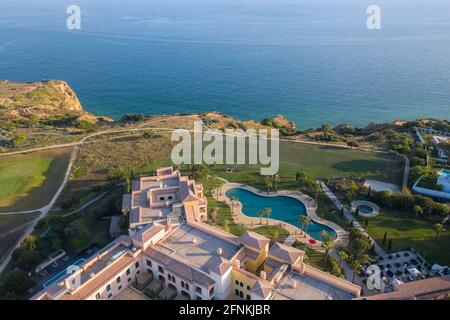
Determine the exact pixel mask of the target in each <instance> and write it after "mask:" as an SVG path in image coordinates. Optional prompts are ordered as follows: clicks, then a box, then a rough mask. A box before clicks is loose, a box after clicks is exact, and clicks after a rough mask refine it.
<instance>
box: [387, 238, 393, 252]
mask: <svg viewBox="0 0 450 320" xmlns="http://www.w3.org/2000/svg"><path fill="white" fill-rule="evenodd" d="M391 250H392V239H390V240H389V244H388V251H391Z"/></svg>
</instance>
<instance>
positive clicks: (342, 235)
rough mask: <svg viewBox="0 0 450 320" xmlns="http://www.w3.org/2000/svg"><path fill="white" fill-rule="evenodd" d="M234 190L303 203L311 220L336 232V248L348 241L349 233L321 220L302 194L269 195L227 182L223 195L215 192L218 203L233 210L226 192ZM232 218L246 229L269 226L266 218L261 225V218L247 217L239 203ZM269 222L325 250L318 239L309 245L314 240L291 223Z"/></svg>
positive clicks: (297, 238)
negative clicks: (226, 205) (280, 197)
mask: <svg viewBox="0 0 450 320" xmlns="http://www.w3.org/2000/svg"><path fill="white" fill-rule="evenodd" d="M234 188H241V189H244V190H248V191H250V192H253V193H255V194H257V195H260V196H264V197H277V196H285V197H291V198H294V199H296V200H298V201H300V202H302V203H303V204H304V205H305V207H306V212H307V214H308V216H310V217H311V219H312V220H314V222H317V223H320V224H323V225H325V226H327V227H330V228H332V229H333V230H334V231H335V232H336V239H335V245H336V246H341V245H344V244H345V243H346V241H347V232H346V231H345V230H344V229H343V228H341V227H340V226H338V225H337V224H335V223H333V222H331V221H328V220H324V219H322V218H320V217H319V216H318V215H317V214H316V210H317V204H316V202H315V201H314V200H313V199H312V198H311V197H309V196H307V195H305V194H303V193H301V192H297V191H288V190H280V191H277V192H270V194H268V193H267V192H263V191H259V190H258V189H256V188H253V187H250V186H248V185H245V184H241V183H231V182H226V183H225V184H224V185H223V186H222V188H221V189H222V190H221V194H217V192H215V193H214V197H215V198H216V199H217V200H218V201H221V202H224V203H226V204H228V205H229V206H230V208H232V205H231V200H230V199H229V198H228V197H227V196H226V192H227V191H228V190H230V189H234ZM232 216H233V219H234V222H235V223H237V224H240V225H243V226H245V227H246V228H255V227H260V226H265V225H267V224H266V221H267V219H266V218H262V222H263V223H262V224H260V220H261V219H260V218H259V217H249V216H246V215H245V214H243V213H242V204H241V203H240V202H238V203H237V205H235V207H234V212H232ZM268 221H269V225H276V226H280V227H283V228H284V229H286V230H287V231H288V232H289V233H290V234H291V235H292V236H294V237H295V238H296V240H297V241H300V242H303V243H305V244H307V245H308V246H310V247H311V248H313V249H315V250H318V251H322V250H323V248H322V244H321V241H319V240H318V239H314V240H316V241H317V243H316V244H314V245H311V244H310V243H309V240H310V239H313V238H312V237H310V236H309V235H307V234H305V233H304V232H303V230H301V229H300V228H298V227H296V226H294V225H292V224H290V223H286V222H281V221H279V220H275V219H270V218H269V219H268Z"/></svg>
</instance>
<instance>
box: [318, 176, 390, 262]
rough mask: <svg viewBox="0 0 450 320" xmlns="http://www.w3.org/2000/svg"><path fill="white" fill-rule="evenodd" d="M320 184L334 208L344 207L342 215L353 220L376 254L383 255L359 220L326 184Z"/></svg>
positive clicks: (348, 219) (382, 251)
mask: <svg viewBox="0 0 450 320" xmlns="http://www.w3.org/2000/svg"><path fill="white" fill-rule="evenodd" d="M320 184H321V186H322V190H323V191H324V192H325V194H326V196H327V197H328V198H329V199H330V200H331V201H332V202H333V203H334V205H335V206H336V208H337V209H338V210H341V208H344V217H345V218H346V219H347V221H349V222H351V221H353V226H354V227H355V228H357V229H359V230H360V231H361V232H362V233H363V234H365V235H366V236H367V237H368V238H369V239H370V240H371V241H372V243H373V245H374V248H375V252H376V253H377V254H378V255H384V254H385V252H384V250H383V249H382V248H381V247H380V246H379V245H378V244H377V243H376V242H375V241H374V240H373V239H372V237H371V236H370V235H369V234H368V233H367V231H366V230H365V229H364V228H363V227H362V226H361V225H360V224H359V222H358V221H357V220H356V219H355V217H354V216H353V215H352V214H351V213H350V212H349V211H348V210H347V209H346V208H345V207H343V205H342V203H341V202H340V201H339V199H338V198H337V197H336V196H335V194H334V193H333V192H332V191H331V190H330V188H328V186H327V185H326V184H325V183H323V182H320Z"/></svg>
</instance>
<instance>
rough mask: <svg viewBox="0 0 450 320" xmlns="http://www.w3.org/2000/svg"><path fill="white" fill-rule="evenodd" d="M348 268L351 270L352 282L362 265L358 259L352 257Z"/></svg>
mask: <svg viewBox="0 0 450 320" xmlns="http://www.w3.org/2000/svg"><path fill="white" fill-rule="evenodd" d="M350 268H351V269H352V270H353V277H352V282H353V283H354V282H355V276H356V273H357V272H360V271H361V268H362V265H361V263H360V262H359V261H358V260H356V259H352V260H350Z"/></svg>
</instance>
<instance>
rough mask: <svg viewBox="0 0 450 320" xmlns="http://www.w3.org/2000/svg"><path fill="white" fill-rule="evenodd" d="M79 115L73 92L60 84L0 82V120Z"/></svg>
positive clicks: (47, 82)
mask: <svg viewBox="0 0 450 320" xmlns="http://www.w3.org/2000/svg"><path fill="white" fill-rule="evenodd" d="M67 114H73V115H83V114H86V112H85V111H84V110H83V107H82V106H81V104H80V102H79V101H78V98H77V96H76V94H75V92H74V91H73V90H72V89H71V88H70V87H69V85H68V84H67V83H66V82H64V81H57V80H49V81H43V82H33V83H18V82H9V81H0V117H1V118H10V119H11V118H12V119H13V120H15V119H17V120H26V119H29V118H30V117H31V116H32V115H34V116H37V117H39V118H42V117H49V116H58V115H67Z"/></svg>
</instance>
